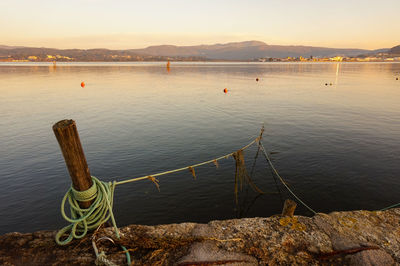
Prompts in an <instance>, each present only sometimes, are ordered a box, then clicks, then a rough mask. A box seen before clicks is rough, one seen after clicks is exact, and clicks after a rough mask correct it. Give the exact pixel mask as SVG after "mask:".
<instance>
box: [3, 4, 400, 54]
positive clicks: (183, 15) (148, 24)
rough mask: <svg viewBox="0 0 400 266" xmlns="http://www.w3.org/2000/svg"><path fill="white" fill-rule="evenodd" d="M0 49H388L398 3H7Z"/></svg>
mask: <svg viewBox="0 0 400 266" xmlns="http://www.w3.org/2000/svg"><path fill="white" fill-rule="evenodd" d="M0 10H1V16H0V45H23V46H35V47H54V48H110V49H126V48H142V47H146V46H149V45H159V44H175V45H197V44H213V43H225V42H235V41H247V40H259V41H263V42H266V43H268V44H278V45H279V44H281V45H312V46H325V47H338V48H365V49H376V48H390V47H392V46H395V45H399V44H400V38H399V36H400V33H399V29H400V15H399V11H400V0H380V1H365V0H363V1H362V0H336V1H324V0H305V1H299V0H269V1H267V0H247V1H238V0H201V1H200V0H198V1H191V0H147V1H144V0H143V1H133V0H68V1H67V0H65V1H57V0H35V1H32V0H1V1H0Z"/></svg>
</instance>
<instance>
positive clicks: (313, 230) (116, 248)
mask: <svg viewBox="0 0 400 266" xmlns="http://www.w3.org/2000/svg"><path fill="white" fill-rule="evenodd" d="M120 230H121V239H120V240H118V239H116V237H115V234H114V232H113V229H112V228H110V227H109V228H102V229H100V230H98V231H97V232H96V233H95V234H94V235H93V234H91V235H89V236H87V237H85V238H84V239H83V240H74V241H73V243H71V244H70V245H68V246H64V247H61V246H58V245H57V244H56V243H55V241H54V236H55V233H56V232H53V231H40V232H35V233H28V234H21V233H9V234H6V235H3V236H0V264H1V265H93V264H94V263H95V260H96V256H95V254H94V250H93V247H92V239H94V240H95V241H94V242H95V243H96V246H97V248H98V249H99V251H100V252H104V254H105V255H106V257H105V258H106V259H107V260H108V261H109V262H113V263H115V264H118V265H126V257H125V254H124V253H123V251H122V250H121V248H120V245H119V244H123V245H124V246H125V247H126V248H128V249H129V250H130V254H131V257H132V261H133V265H257V264H261V265H266V264H268V265H296V264H298V265H304V264H307V265H332V264H341V265H343V264H344V265H400V209H392V210H388V211H382V212H381V211H376V212H370V211H350V212H333V213H330V214H323V213H319V214H317V215H315V216H313V217H302V216H294V217H281V216H275V217H269V218H245V219H233V220H224V221H211V222H209V223H208V224H196V223H181V224H168V225H157V226H144V225H129V226H126V227H123V228H120ZM105 236H106V237H105ZM107 237H108V238H107ZM110 239H113V241H114V243H112V241H110Z"/></svg>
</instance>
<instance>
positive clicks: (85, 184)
mask: <svg viewBox="0 0 400 266" xmlns="http://www.w3.org/2000/svg"><path fill="white" fill-rule="evenodd" d="M53 131H54V135H56V138H57V141H58V144H60V148H61V151H62V154H63V156H64V159H65V163H66V164H67V167H68V171H69V175H70V176H71V180H72V184H73V187H74V189H76V190H78V191H84V190H87V189H89V188H90V187H91V186H92V185H93V181H92V177H91V175H90V171H89V167H88V165H87V162H86V158H85V154H84V153H83V149H82V144H81V141H80V139H79V134H78V130H77V128H76V124H75V121H74V120H67V119H65V120H61V121H59V122H57V123H55V124H54V125H53ZM90 204H91V202H90V201H84V202H81V203H80V204H79V205H80V206H81V207H82V208H88V207H90Z"/></svg>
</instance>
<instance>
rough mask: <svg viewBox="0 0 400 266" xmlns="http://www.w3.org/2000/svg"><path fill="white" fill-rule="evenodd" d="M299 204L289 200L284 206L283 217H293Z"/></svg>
mask: <svg viewBox="0 0 400 266" xmlns="http://www.w3.org/2000/svg"><path fill="white" fill-rule="evenodd" d="M296 207H297V204H296V202H294V201H293V200H290V199H287V200H285V203H284V204H283V210H282V216H289V217H293V215H294V211H295V210H296Z"/></svg>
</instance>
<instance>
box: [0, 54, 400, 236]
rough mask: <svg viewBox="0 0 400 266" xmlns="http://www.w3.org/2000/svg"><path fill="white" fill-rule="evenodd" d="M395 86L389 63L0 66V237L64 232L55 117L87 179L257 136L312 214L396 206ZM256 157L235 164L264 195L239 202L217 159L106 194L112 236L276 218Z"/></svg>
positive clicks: (230, 174) (159, 167) (399, 111)
mask: <svg viewBox="0 0 400 266" xmlns="http://www.w3.org/2000/svg"><path fill="white" fill-rule="evenodd" d="M396 77H398V78H399V79H400V64H399V63H340V64H338V63H203V62H200V63H175V62H172V64H171V67H170V70H169V71H167V68H166V63H165V62H158V63H74V64H71V63H64V64H62V63H59V64H57V66H56V67H54V66H53V65H52V64H46V63H1V64H0V215H1V218H0V233H1V234H3V233H6V232H12V231H19V232H31V231H35V230H55V229H58V228H61V227H63V226H65V225H66V224H67V222H66V221H64V220H63V219H62V217H61V214H60V203H61V200H62V198H63V196H64V194H65V192H66V191H67V189H68V188H69V186H70V182H71V181H70V177H69V174H68V170H67V168H66V165H65V162H64V159H63V157H62V154H61V151H60V148H59V145H58V143H57V141H56V138H55V136H54V134H53V131H52V126H53V124H54V123H56V122H58V121H59V120H62V119H73V120H75V121H76V124H77V127H78V131H79V134H80V138H81V142H82V145H83V149H84V151H85V155H86V158H87V161H88V165H89V168H90V171H91V174H92V175H94V176H96V177H98V178H100V179H101V180H104V181H112V180H118V181H120V180H125V179H128V178H133V177H138V176H143V175H151V174H155V173H158V172H162V171H166V170H170V169H175V168H180V167H184V166H187V165H191V164H195V163H198V162H202V161H206V160H210V159H213V158H215V157H218V156H221V155H224V154H227V153H231V152H233V151H236V150H238V149H240V148H241V147H243V146H245V145H246V144H248V143H249V142H250V141H252V140H253V139H254V138H255V137H257V136H258V134H259V132H260V128H261V126H262V125H264V126H265V132H264V137H263V143H264V145H265V146H266V148H267V149H268V151H269V153H270V156H271V158H272V161H273V164H274V165H275V167H276V168H277V169H278V171H279V173H280V174H281V175H282V177H283V178H284V179H285V180H286V181H287V183H288V184H289V186H290V187H291V188H292V190H293V191H294V192H295V193H296V194H297V195H298V196H299V197H300V198H301V199H302V200H303V201H304V202H306V203H307V204H308V205H309V206H310V207H311V208H313V209H314V210H316V211H317V212H331V211H339V210H354V209H367V210H378V209H381V208H384V207H386V206H389V205H391V204H395V203H398V202H400V175H399V173H400V163H399V161H400V160H399V159H400V123H399V121H400V80H396ZM256 78H259V81H258V82H257V81H256ZM82 81H84V82H85V84H86V86H85V87H83V88H82V87H81V86H80V84H81V82H82ZM325 84H327V85H325ZM330 84H332V85H330ZM224 88H227V90H228V92H227V93H224V92H223V90H224ZM256 152H257V147H256V146H255V145H253V146H251V147H250V148H249V149H247V150H246V151H245V162H246V166H247V170H248V172H249V173H251V172H253V174H252V180H253V181H254V183H255V184H256V185H257V186H258V187H259V188H260V189H261V190H263V191H264V192H265V193H264V194H262V195H260V194H258V193H256V192H254V191H253V190H252V189H251V188H249V186H248V185H247V184H243V188H242V191H241V192H240V193H239V202H238V204H236V203H235V195H234V180H235V162H234V160H233V159H232V158H228V159H224V160H221V161H220V162H219V167H218V168H216V167H215V165H214V164H209V165H205V166H201V167H198V168H195V171H196V175H197V179H196V180H194V178H193V177H192V175H191V173H190V172H189V171H186V170H185V171H183V172H180V173H175V174H170V175H165V176H161V177H159V178H158V179H159V184H160V192H159V191H158V190H157V188H156V186H155V185H154V184H153V183H152V182H150V181H148V180H144V181H140V182H135V183H130V184H125V185H120V186H117V188H116V191H115V202H114V213H115V216H116V221H117V224H118V225H119V226H124V225H128V224H148V225H152V224H164V223H179V222H202V223H205V222H208V221H211V220H215V219H231V218H238V217H256V216H259V217H266V216H270V215H273V214H277V213H280V212H281V209H282V203H283V201H284V200H285V199H286V198H291V196H290V194H288V192H287V191H286V190H285V188H284V187H283V186H282V184H280V183H279V180H278V179H276V178H274V176H273V175H272V174H271V171H270V168H269V167H268V165H267V164H266V161H265V158H264V157H263V156H261V155H259V156H258V157H257V158H256ZM255 159H256V164H255V167H254V169H253V170H252V168H253V167H252V166H253V164H254V160H255ZM296 213H297V214H302V215H312V213H310V211H308V210H307V209H306V208H304V207H303V206H300V205H299V206H298V208H297V210H296Z"/></svg>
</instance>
